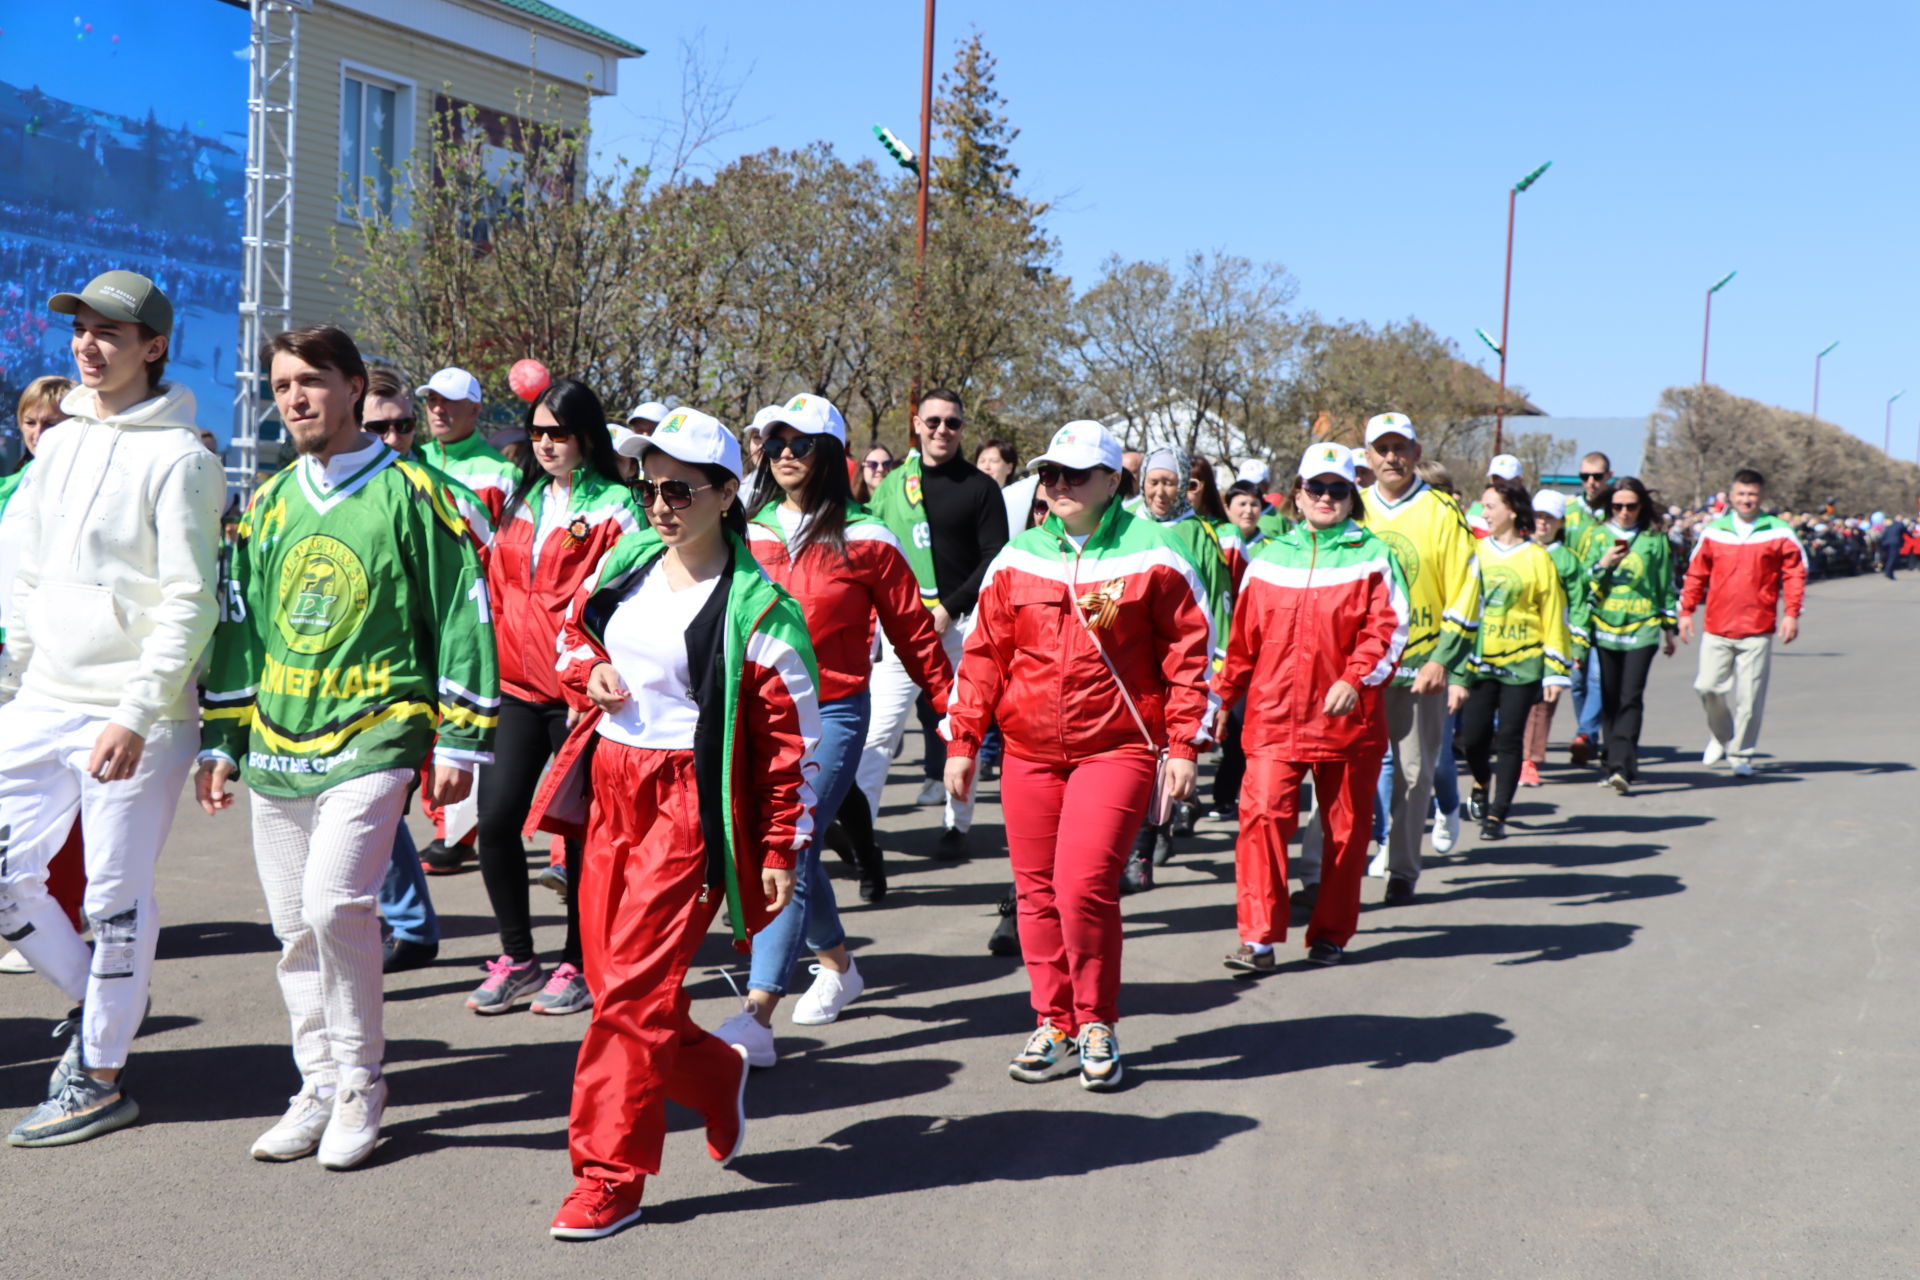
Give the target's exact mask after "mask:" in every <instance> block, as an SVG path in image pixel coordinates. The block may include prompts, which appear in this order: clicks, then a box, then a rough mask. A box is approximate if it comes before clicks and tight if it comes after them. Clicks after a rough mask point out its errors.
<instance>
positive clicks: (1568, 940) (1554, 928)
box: [1342, 920, 1640, 965]
mask: <svg viewBox="0 0 1920 1280" xmlns="http://www.w3.org/2000/svg"><path fill="white" fill-rule="evenodd" d="M1639 930H1640V926H1639V925H1637V924H1622V923H1620V922H1618V921H1614V920H1597V921H1594V922H1593V923H1591V924H1460V925H1424V926H1422V925H1386V926H1381V927H1375V928H1369V929H1362V930H1361V931H1360V932H1359V934H1357V935H1356V936H1355V938H1354V943H1353V944H1350V945H1349V947H1348V949H1347V956H1346V959H1345V960H1344V961H1342V964H1343V965H1354V964H1371V963H1373V962H1374V961H1378V960H1436V959H1441V958H1443V957H1448V956H1498V955H1505V956H1511V957H1512V958H1511V959H1508V960H1502V961H1500V962H1499V963H1501V964H1535V963H1537V962H1539V961H1542V960H1574V959H1578V958H1579V957H1581V956H1590V955H1598V954H1600V953H1601V952H1603V951H1618V950H1620V949H1621V948H1623V947H1626V946H1628V945H1630V944H1631V943H1632V942H1633V935H1634V934H1635V933H1638V932H1639ZM1389 934H1398V935H1400V936H1399V937H1394V938H1390V939H1388V940H1386V941H1380V939H1382V938H1385V937H1386V936H1387V935H1389ZM1414 935H1419V936H1414ZM1363 942H1364V943H1365V945H1357V944H1361V943H1363Z"/></svg>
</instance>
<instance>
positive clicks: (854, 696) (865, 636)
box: [714, 395, 953, 1067]
mask: <svg viewBox="0 0 1920 1280" xmlns="http://www.w3.org/2000/svg"><path fill="white" fill-rule="evenodd" d="M753 430H754V432H755V433H756V434H757V435H758V436H759V437H760V442H761V455H760V470H759V472H758V474H757V475H756V476H755V482H754V486H753V491H754V492H755V493H756V494H758V495H759V496H760V498H761V504H760V507H759V509H758V510H757V511H755V512H754V513H753V516H752V518H751V519H750V520H749V522H748V524H747V546H748V547H749V549H751V550H752V552H753V555H754V558H755V559H756V560H758V561H759V562H760V567H761V569H762V570H764V571H765V572H766V575H767V576H768V577H769V578H771V579H773V581H774V582H776V583H778V584H779V585H780V586H781V587H783V588H785V589H786V590H787V591H788V592H790V593H791V594H792V595H793V597H794V599H795V600H797V601H799V603H800V608H801V610H802V611H803V612H804V613H805V614H806V618H807V633H808V638H809V639H810V640H811V642H812V644H813V654H814V660H815V662H816V664H817V665H818V668H819V690H820V744H819V746H818V747H816V748H815V749H814V753H813V763H814V765H815V767H816V769H815V772H814V774H813V776H812V785H813V792H814V796H815V799H816V803H817V808H816V810H815V823H814V830H815V831H816V833H822V834H823V833H824V832H825V829H826V827H827V825H828V824H829V823H831V822H832V821H833V818H834V815H835V813H836V812H837V811H838V810H839V808H840V803H841V801H842V800H844V799H845V798H846V795H847V792H848V790H849V789H850V788H851V787H852V786H853V775H854V770H855V769H856V768H857V767H858V766H859V763H860V753H861V751H862V750H863V749H864V748H865V746H866V741H867V717H868V712H869V710H870V707H871V704H870V702H869V699H868V695H867V684H868V681H869V679H870V678H871V676H872V674H873V659H872V648H871V640H872V636H873V620H874V617H875V615H876V614H877V615H878V616H879V619H880V627H881V629H882V630H883V631H885V632H886V634H887V638H888V639H889V640H891V641H892V642H893V647H894V649H895V650H896V651H897V652H898V653H899V654H900V657H901V660H902V661H903V662H905V663H906V666H907V672H908V674H909V675H911V676H912V677H913V679H914V682H915V683H916V684H918V685H920V686H921V687H922V688H923V689H927V690H929V691H930V693H931V696H932V698H933V700H934V707H935V710H937V711H939V712H940V713H942V714H945V712H946V703H947V690H948V689H949V688H950V687H951V686H952V684H953V667H952V664H951V663H949V662H948V661H947V655H946V651H945V650H944V649H942V648H941V647H940V636H939V634H938V633H937V632H935V631H934V629H933V617H932V615H931V614H930V613H929V612H928V611H927V609H926V607H925V606H924V605H922V604H921V603H920V589H919V586H918V585H917V584H916V582H915V581H914V577H913V570H912V569H910V568H909V567H908V566H907V559H906V556H905V554H904V553H903V552H902V551H901V549H900V544H899V543H898V542H896V541H895V540H894V537H893V534H891V533H890V532H888V530H887V527H886V526H885V525H883V524H881V523H880V522H879V521H878V520H876V519H874V518H873V517H872V516H869V515H868V514H866V512H865V511H864V510H863V509H862V508H860V507H858V506H856V505H854V503H853V501H852V496H851V494H850V492H849V490H848V487H847V467H846V438H847V424H846V420H845V419H844V418H842V417H841V416H840V411H839V410H838V409H836V408H835V407H834V406H833V404H832V403H831V402H830V401H828V400H827V399H826V397H824V396H816V395H797V396H794V397H793V398H792V399H791V400H789V401H787V402H786V403H785V404H779V405H769V406H768V407H767V408H765V409H762V410H761V411H760V413H759V415H758V416H757V417H756V418H755V419H754V425H753ZM821 843H822V840H821V838H820V836H819V835H816V838H815V839H814V840H813V842H812V843H811V844H809V845H808V847H807V848H806V849H804V850H803V851H801V853H800V857H799V861H798V862H797V863H796V864H795V866H794V873H793V901H792V902H791V903H789V904H788V905H787V908H786V910H784V911H782V912H781V913H780V914H779V915H778V916H777V917H775V918H774V921H773V923H772V925H770V926H769V927H768V928H767V931H766V932H765V933H763V934H761V935H760V937H759V939H758V940H756V942H755V943H754V948H753V962H752V965H751V967H750V969H749V971H748V978H747V997H746V1007H745V1008H743V1009H742V1010H741V1011H740V1012H739V1013H737V1014H735V1015H734V1016H733V1017H731V1018H729V1019H727V1021H726V1022H724V1023H722V1024H721V1025H720V1026H719V1027H718V1028H716V1029H715V1032H714V1034H716V1035H718V1036H719V1037H720V1038H721V1039H722V1040H725V1041H727V1042H728V1043H729V1044H734V1045H738V1046H739V1047H740V1048H741V1049H742V1050H744V1051H745V1052H746V1054H747V1061H748V1062H749V1063H751V1064H752V1065H754V1066H756V1067H771V1066H772V1065H773V1064H774V1063H775V1062H776V1061H777V1060H778V1058H777V1055H776V1054H775V1052H774V1045H773V1011H774V1009H775V1008H776V1007H778V1005H779V1003H780V999H781V997H782V996H784V995H785V994H786V991H787V982H788V980H789V978H790V977H791V976H792V973H793V965H794V961H795V960H797V959H799V956H800V951H801V948H802V946H803V945H804V947H805V948H806V949H807V950H809V951H812V952H813V953H814V956H815V958H816V959H817V960H818V961H819V963H818V964H816V965H815V966H814V980H813V985H812V986H810V987H809V988H808V989H807V992H806V994H805V995H803V996H801V997H800V999H799V1000H798V1001H797V1002H796V1003H795V1005H794V1010H793V1021H794V1022H795V1024H797V1025H799V1026H803V1027H817V1026H824V1025H825V1024H827V1023H829V1022H832V1021H834V1020H835V1019H837V1018H838V1017H839V1016H840V1012H841V1010H843V1009H845V1008H846V1007H847V1004H848V1003H849V1002H850V1001H852V1000H853V999H854V998H855V997H856V996H858V995H859V994H860V992H861V990H862V989H864V988H865V986H866V979H864V978H863V977H861V975H860V969H859V966H857V965H856V964H855V963H854V961H853V957H852V956H851V955H850V954H848V952H847V935H846V931H845V930H843V929H842V928H841V927H840V913H839V909H838V905H837V904H836V903H835V902H834V896H833V882H832V881H831V880H829V879H828V878H827V871H826V868H825V867H824V866H823V865H821V862H820V847H821ZM863 852H865V851H864V850H863ZM875 856H877V854H876V855H875ZM862 872H863V874H864V875H865V876H867V877H868V878H874V877H879V876H882V875H883V873H882V872H881V871H880V870H879V868H878V867H877V866H863V867H862Z"/></svg>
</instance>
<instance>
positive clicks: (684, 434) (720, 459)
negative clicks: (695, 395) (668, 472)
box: [615, 409, 741, 480]
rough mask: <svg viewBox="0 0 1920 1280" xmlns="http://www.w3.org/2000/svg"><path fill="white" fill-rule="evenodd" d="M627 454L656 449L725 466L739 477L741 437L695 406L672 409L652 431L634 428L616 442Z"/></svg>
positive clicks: (643, 454) (696, 463)
mask: <svg viewBox="0 0 1920 1280" xmlns="http://www.w3.org/2000/svg"><path fill="white" fill-rule="evenodd" d="M615 448H617V449H619V450H620V452H621V453H624V454H626V455H627V456H628V457H629V458H645V457H646V456H647V455H648V454H649V453H652V452H653V451H654V450H655V449H658V450H659V451H660V452H662V453H664V454H666V455H667V456H668V457H669V458H673V459H676V460H678V461H680V462H685V463H690V464H691V465H693V466H696V467H706V466H715V467H724V468H726V469H727V470H728V471H731V472H732V473H733V478H734V479H736V480H738V479H740V478H741V475H740V441H739V438H738V437H736V436H735V435H734V434H733V432H731V431H729V430H727V426H726V424H725V423H723V422H721V421H720V419H718V418H716V417H714V416H713V415H712V414H707V413H702V412H700V411H699V410H698V409H675V410H674V411H673V412H672V413H669V414H668V415H667V416H666V417H664V418H662V419H661V420H660V425H659V426H657V427H655V428H654V429H653V434H652V435H650V436H643V435H641V434H640V433H639V432H637V431H636V432H634V433H632V434H631V435H629V436H627V437H626V438H625V439H623V440H621V441H620V442H619V444H617V445H616V446H615Z"/></svg>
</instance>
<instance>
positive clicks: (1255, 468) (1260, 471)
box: [1233, 458, 1273, 484]
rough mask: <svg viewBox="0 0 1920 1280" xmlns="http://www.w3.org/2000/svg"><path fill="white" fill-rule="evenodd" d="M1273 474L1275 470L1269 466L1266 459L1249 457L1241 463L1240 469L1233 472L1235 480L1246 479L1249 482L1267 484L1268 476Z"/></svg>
mask: <svg viewBox="0 0 1920 1280" xmlns="http://www.w3.org/2000/svg"><path fill="white" fill-rule="evenodd" d="M1272 474H1273V472H1272V470H1271V469H1270V468H1269V467H1268V466H1267V463H1266V459H1264V458H1248V459H1247V460H1246V461H1245V462H1243V463H1241V464H1240V469H1239V470H1238V471H1236V472H1234V473H1233V478H1234V479H1235V480H1245V481H1246V482H1247V483H1248V484H1265V483H1266V482H1267V478H1268V477H1269V476H1271V475H1272Z"/></svg>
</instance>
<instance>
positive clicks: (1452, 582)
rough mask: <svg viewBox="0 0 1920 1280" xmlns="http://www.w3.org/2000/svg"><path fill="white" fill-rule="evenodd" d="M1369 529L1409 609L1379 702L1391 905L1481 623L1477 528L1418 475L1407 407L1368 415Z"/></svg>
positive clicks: (1404, 897) (1417, 836)
mask: <svg viewBox="0 0 1920 1280" xmlns="http://www.w3.org/2000/svg"><path fill="white" fill-rule="evenodd" d="M1366 440H1367V448H1366V453H1367V461H1368V463H1369V465H1370V466H1371V467H1372V469H1373V473H1374V477H1375V481H1374V483H1373V485H1371V486H1370V487H1369V488H1367V489H1366V491H1365V498H1366V503H1367V527H1368V528H1369V529H1371V530H1372V531H1373V532H1374V533H1375V534H1377V535H1379V536H1380V537H1381V538H1384V539H1385V540H1386V542H1387V545H1388V546H1390V547H1392V548H1393V553H1394V555H1395V557H1396V558H1398V559H1399V561H1400V568H1401V571H1402V572H1404V573H1405V574H1406V576H1407V597H1408V604H1409V606H1410V607H1411V610H1412V618H1411V624H1410V626H1409V628H1408V632H1407V645H1406V648H1405V649H1403V650H1402V651H1401V654H1400V668H1399V670H1398V671H1397V672H1395V674H1394V678H1393V683H1392V684H1391V685H1390V686H1389V687H1388V689H1387V691H1386V695H1385V697H1384V699H1383V701H1384V704H1385V708H1386V713H1387V736H1388V738H1389V739H1390V740H1391V742H1392V748H1393V777H1392V780H1391V787H1390V791H1389V795H1390V797H1391V803H1390V805H1389V831H1388V834H1387V895H1386V901H1387V902H1388V903H1390V904H1391V903H1397V902H1408V901H1411V900H1412V898H1413V887H1414V884H1415V882H1416V881H1418V880H1419V878H1420V852H1421V848H1420V846H1421V841H1422V840H1423V839H1424V838H1425V836H1426V831H1427V809H1428V806H1429V805H1430V804H1431V803H1432V800H1433V769H1434V764H1435V762H1436V760H1437V759H1438V756H1439V752H1440V739H1441V734H1442V732H1443V730H1444V729H1445V727H1446V720H1447V700H1446V697H1445V694H1446V689H1447V672H1448V671H1449V670H1450V669H1452V668H1453V667H1454V666H1456V665H1457V664H1458V662H1459V661H1460V659H1461V658H1462V657H1463V656H1464V655H1466V654H1468V653H1470V652H1471V651H1472V649H1473V641H1474V634H1475V632H1477V631H1478V630H1479V628H1480V566H1479V561H1478V559H1477V558H1476V550H1475V541H1474V537H1473V533H1472V531H1471V530H1470V529H1468V528H1467V521H1466V517H1464V516H1463V515H1461V514H1460V507H1459V504H1458V503H1456V502H1455V501H1454V500H1453V499H1452V498H1451V497H1448V496H1447V495H1446V494H1444V493H1441V492H1440V491H1439V490H1437V489H1434V488H1432V487H1430V486H1429V485H1428V484H1427V483H1426V482H1425V481H1423V480H1421V479H1420V477H1419V476H1418V475H1416V474H1415V472H1414V467H1415V466H1416V465H1417V464H1418V463H1419V461H1420V437H1419V435H1418V434H1417V433H1416V432H1415V431H1414V426H1413V422H1412V420H1411V419H1409V418H1408V417H1407V415H1406V414H1404V413H1383V414H1379V415H1378V416H1376V417H1373V418H1371V419H1369V420H1368V421H1367V433H1366Z"/></svg>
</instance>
